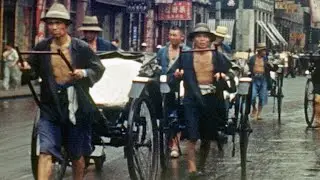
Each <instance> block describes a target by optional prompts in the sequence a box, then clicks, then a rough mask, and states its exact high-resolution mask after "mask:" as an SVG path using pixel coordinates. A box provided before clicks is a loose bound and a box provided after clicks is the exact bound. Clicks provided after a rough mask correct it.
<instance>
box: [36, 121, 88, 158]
mask: <svg viewBox="0 0 320 180" xmlns="http://www.w3.org/2000/svg"><path fill="white" fill-rule="evenodd" d="M89 122H90V121H88V119H86V118H78V119H77V123H76V125H73V124H72V123H71V122H70V121H67V123H66V124H63V125H62V124H58V123H54V122H52V121H50V120H49V119H48V118H47V117H45V116H40V120H39V121H38V123H37V133H38V135H39V139H40V153H45V154H51V155H53V156H54V157H55V158H57V159H60V160H62V159H63V158H62V155H61V146H62V145H64V147H65V149H66V151H67V153H68V155H69V157H70V158H71V159H72V160H75V159H79V158H80V157H81V156H90V155H91V153H92V151H93V148H92V144H91V133H92V128H91V123H89Z"/></svg>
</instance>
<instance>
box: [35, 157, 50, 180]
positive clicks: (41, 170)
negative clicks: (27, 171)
mask: <svg viewBox="0 0 320 180" xmlns="http://www.w3.org/2000/svg"><path fill="white" fill-rule="evenodd" d="M51 173H52V156H51V155H49V154H42V153H41V154H40V156H39V161H38V179H39V180H40V179H41V180H49V179H50V177H51Z"/></svg>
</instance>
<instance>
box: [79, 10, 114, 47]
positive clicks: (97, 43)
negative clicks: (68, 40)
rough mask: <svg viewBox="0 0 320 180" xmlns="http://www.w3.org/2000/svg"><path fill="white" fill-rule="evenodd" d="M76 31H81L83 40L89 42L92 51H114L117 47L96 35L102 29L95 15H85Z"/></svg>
mask: <svg viewBox="0 0 320 180" xmlns="http://www.w3.org/2000/svg"><path fill="white" fill-rule="evenodd" d="M78 31H83V35H84V39H83V40H84V41H86V42H87V43H88V44H89V46H90V47H91V49H92V50H93V51H94V52H99V51H100V52H103V51H116V50H117V49H118V48H117V47H116V46H114V45H113V44H112V43H111V42H109V41H106V40H104V39H102V38H101V37H98V34H99V32H101V31H102V29H101V28H100V27H99V23H98V18H97V16H85V17H84V20H83V23H82V26H81V27H80V28H79V29H78Z"/></svg>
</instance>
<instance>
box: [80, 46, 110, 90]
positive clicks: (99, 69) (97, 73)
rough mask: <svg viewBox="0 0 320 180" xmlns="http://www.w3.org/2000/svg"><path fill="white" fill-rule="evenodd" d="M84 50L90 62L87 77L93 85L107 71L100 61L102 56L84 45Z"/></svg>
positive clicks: (86, 70) (90, 84)
mask: <svg viewBox="0 0 320 180" xmlns="http://www.w3.org/2000/svg"><path fill="white" fill-rule="evenodd" d="M83 52H84V53H85V54H86V57H87V59H88V61H87V62H88V64H87V66H86V69H85V72H86V73H85V77H86V79H88V80H89V86H90V87H92V86H93V85H94V84H95V83H96V82H97V81H99V80H100V79H101V77H102V75H103V73H104V71H105V67H104V66H103V64H102V63H101V61H100V58H99V57H98V56H97V55H96V54H95V53H94V52H93V51H92V50H91V48H89V47H88V46H85V47H83Z"/></svg>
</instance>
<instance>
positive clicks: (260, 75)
mask: <svg viewBox="0 0 320 180" xmlns="http://www.w3.org/2000/svg"><path fill="white" fill-rule="evenodd" d="M264 75H265V74H264V73H254V77H264Z"/></svg>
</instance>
